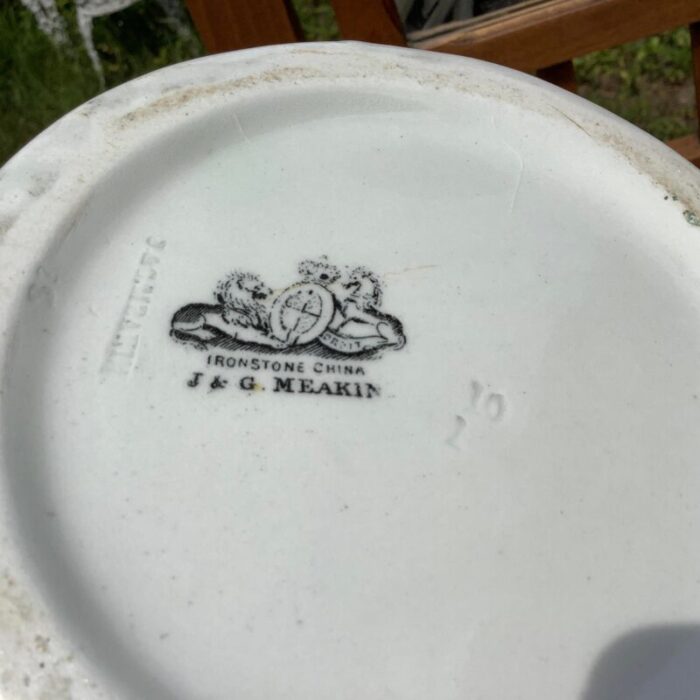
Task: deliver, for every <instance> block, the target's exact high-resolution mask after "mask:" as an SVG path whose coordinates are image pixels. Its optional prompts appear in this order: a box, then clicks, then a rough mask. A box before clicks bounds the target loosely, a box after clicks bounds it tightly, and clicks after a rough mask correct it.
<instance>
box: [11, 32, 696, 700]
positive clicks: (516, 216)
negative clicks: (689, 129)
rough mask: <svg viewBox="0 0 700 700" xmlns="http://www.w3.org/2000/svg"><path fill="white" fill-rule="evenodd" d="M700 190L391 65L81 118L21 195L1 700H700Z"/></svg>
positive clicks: (399, 63) (356, 55)
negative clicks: (698, 660)
mask: <svg viewBox="0 0 700 700" xmlns="http://www.w3.org/2000/svg"><path fill="white" fill-rule="evenodd" d="M699 184H700V180H699V178H698V174H697V172H696V171H695V170H694V169H693V168H692V167H691V166H690V165H688V164H686V163H685V162H684V161H682V160H681V159H680V158H679V157H678V156H675V155H674V154H672V153H671V152H670V151H669V150H667V149H666V148H665V147H664V146H662V145H661V144H659V143H658V142H656V141H654V140H653V139H651V138H650V137H648V136H646V135H644V134H642V133H641V132H639V131H637V130H636V129H634V128H633V127H631V126H629V125H627V124H625V123H623V122H621V121H620V120H618V119H616V118H614V117H612V116H611V115H609V114H607V113H605V112H603V111H601V110H599V109H597V108H596V107H594V106H592V105H590V104H588V103H586V102H584V101H583V100H579V99H578V98H575V97H573V96H571V95H568V94H566V93H564V92H562V91H560V90H558V89H556V88H552V87H550V86H547V85H545V84H543V83H541V82H539V81H536V80H534V79H532V78H529V77H527V76H522V75H519V74H516V73H513V72H510V71H507V70H504V69H501V68H497V67H494V66H490V65H487V64H482V63H479V62H474V61H467V60H464V59H459V58H452V57H446V56H439V55H436V54H422V53H420V52H411V51H404V50H394V49H388V48H381V47H371V46H363V45H355V44H337V45H318V46H313V45H312V46H296V47H277V48H271V49H260V50H254V51H249V52H241V53H238V54H230V55H221V56H215V57H210V58H206V59H203V60H200V61H195V62H192V63H188V64H183V65H179V66H175V67H172V68H169V69H166V70H164V71H161V72H158V73H155V74H152V75H150V76H147V77H145V78H142V79H140V80H137V81H134V82H133V83H130V84H128V85H125V86H124V87H121V88H118V89H116V90H114V91H111V92H109V93H107V94H105V95H103V96H101V97H100V98H98V99H96V100H94V101H93V102H91V103H88V104H86V105H84V106H83V107H81V108H79V109H78V110H76V111H75V112H73V113H72V114H71V115H69V116H67V117H66V118H64V119H63V120H61V121H60V122H58V123H57V124H56V125H55V126H53V127H52V128H51V129H49V130H48V131H47V132H45V133H44V134H42V135H41V136H40V137H39V138H38V139H36V140H35V141H34V142H33V143H32V144H30V145H29V146H28V147H27V148H26V149H25V150H24V151H23V152H21V153H20V154H19V155H18V156H17V157H16V158H15V159H13V160H12V161H11V162H10V163H9V164H8V165H7V166H6V168H5V169H4V170H3V171H2V173H0V229H2V230H3V233H2V235H1V236H0V330H2V332H3V335H2V340H1V341H0V355H1V357H0V359H1V360H2V362H3V370H2V372H3V389H2V392H3V393H2V397H1V398H2V450H3V451H2V457H1V460H2V462H1V468H2V497H3V523H2V536H3V540H2V542H3V544H2V555H1V556H2V577H1V579H0V650H1V651H2V654H0V688H2V693H0V697H2V698H3V700H4V699H7V700H15V699H23V700H24V699H32V700H39V699H44V700H45V699H46V698H50V699H51V700H53V699H54V698H59V699H60V698H72V699H78V700H79V699H83V698H85V699H87V698H89V699H90V700H95V699H97V698H113V699H115V700H141V699H145V700H166V699H167V700H195V699H196V700H230V699H232V698H235V699H236V700H260V699H264V700H278V699H279V700H282V699H284V700H311V699H318V700H321V699H327V698H333V699H334V700H341V699H342V700H385V699H387V700H388V699H389V698H400V699H401V700H427V699H430V700H467V699H469V700H477V699H488V700H612V699H613V698H615V699H616V700H659V699H661V698H663V700H681V699H682V700H690V699H691V698H695V697H697V688H698V687H700V672H699V671H698V668H697V667H698V664H697V658H698V654H700V634H698V632H697V630H698V627H696V625H698V623H700V556H699V554H700V498H699V497H698V496H699V494H700V490H699V487H700V461H699V460H700V430H699V429H698V426H700V228H699V227H698V226H697V225H696V224H698V223H700V219H698V214H697V212H700V196H699V195H698V185H699ZM324 256H325V257H324ZM674 693H675V694H674ZM694 693H695V694H694Z"/></svg>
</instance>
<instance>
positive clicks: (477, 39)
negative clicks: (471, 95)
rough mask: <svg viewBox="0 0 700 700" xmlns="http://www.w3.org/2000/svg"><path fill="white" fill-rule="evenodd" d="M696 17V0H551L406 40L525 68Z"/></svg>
mask: <svg viewBox="0 0 700 700" xmlns="http://www.w3.org/2000/svg"><path fill="white" fill-rule="evenodd" d="M698 21H700V0H658V1H652V0H552V1H551V2H544V3H539V2H538V3H534V4H528V6H526V7H525V8H523V9H522V10H521V11H520V12H511V13H508V14H507V15H503V16H501V17H500V18H499V19H497V20H493V21H488V20H484V21H483V22H478V23H475V24H473V25H471V26H470V27H469V28H466V29H461V30H456V31H452V32H447V33H445V34H442V35H440V36H436V37H433V38H431V39H426V40H422V41H417V42H412V44H411V45H413V46H416V47H417V48H421V49H433V50H437V51H444V52H447V53H455V54H461V55H464V56H472V57H474V58H481V59H484V60H487V61H493V62H495V63H500V64H502V65H506V66H510V67H512V68H518V69H520V70H524V71H534V70H537V69H538V68H542V67H543V66H552V65H554V64H557V63H561V62H563V61H566V60H568V59H570V58H574V57H576V56H582V55H584V54H587V53H591V52H592V51H600V50H602V49H606V48H610V47H611V46H617V45H619V44H624V43H626V42H628V41H634V40H636V39H641V38H642V37H645V36H649V35H651V34H658V33H660V32H663V31H667V30H669V29H674V28H675V27H679V26H682V25H687V24H690V23H692V22H698Z"/></svg>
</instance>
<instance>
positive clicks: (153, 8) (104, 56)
mask: <svg viewBox="0 0 700 700" xmlns="http://www.w3.org/2000/svg"><path fill="white" fill-rule="evenodd" d="M293 3H294V6H295V9H296V10H297V13H298V15H299V18H300V21H301V24H302V26H303V29H304V33H305V36H306V38H307V39H308V40H312V41H327V40H334V39H337V38H339V35H338V29H337V26H336V24H335V18H334V15H333V11H332V9H331V6H330V2H329V0H293ZM57 5H58V7H59V9H60V11H61V14H62V15H63V17H64V19H65V20H66V24H67V26H68V30H69V33H70V38H71V44H70V46H68V47H56V46H54V44H52V42H51V41H50V40H49V39H48V38H47V37H46V36H44V34H42V33H41V31H40V30H39V28H38V27H37V25H36V22H35V20H34V17H33V16H32V15H31V13H30V12H29V11H27V10H26V9H25V8H24V7H23V6H22V5H21V4H20V2H19V0H0V164H1V163H3V162H4V161H5V160H7V158H9V157H10V156H11V155H12V154H13V153H15V152H16V151H17V150H18V149H19V148H21V147H22V145H24V144H25V143H26V142H27V141H28V140H29V139H31V138H32V136H34V135H35V134H37V133H38V132H39V131H41V130H42V129H44V128H45V127H46V126H48V125H49V124H50V123H51V122H53V121H54V120H55V119H57V118H58V117H60V116H61V115H62V114H65V113H66V112H67V111H69V110H71V109H72V108H74V107H76V106H77V105H79V104H81V103H82V102H85V101H86V100H88V99H90V98H91V97H93V96H94V95H96V94H97V93H98V92H99V91H100V83H99V80H98V78H97V76H96V74H95V72H94V70H93V68H92V65H91V64H90V61H89V59H88V56H87V54H86V52H85V50H84V48H83V44H82V40H81V38H80V36H79V34H78V30H77V25H76V21H75V12H74V4H73V2H72V0H58V2H57ZM176 29H177V28H176V27H175V26H174V25H173V22H172V20H171V19H170V18H168V17H167V16H165V14H164V13H163V10H162V8H161V7H160V5H159V4H158V3H157V2H155V0H142V1H141V2H138V3H136V4H134V5H132V6H131V7H128V8H126V9H125V10H122V11H120V12H117V13H115V14H113V15H109V16H107V17H102V18H98V19H96V20H95V21H94V29H93V36H94V40H95V46H96V48H97V51H98V52H99V55H100V59H101V63H102V67H103V70H104V74H105V81H106V86H107V88H110V87H114V86H115V85H118V84H120V83H122V82H124V81H125V80H129V79H131V78H134V77H136V76H138V75H141V74H143V73H147V72H149V71H152V70H155V69H157V68H161V67H163V66H167V65H169V64H171V63H177V62H178V61H184V60H187V59H190V58H195V57H197V56H201V55H202V54H203V53H204V51H203V48H202V45H201V43H200V41H199V39H198V37H197V35H196V32H195V31H194V29H192V31H191V33H190V34H183V33H182V32H178V31H177V30H176ZM575 65H576V72H577V75H578V78H579V81H580V85H581V90H580V92H581V94H582V95H583V96H584V97H586V98H588V99H590V100H592V101H594V102H596V103H598V104H600V105H602V106H603V107H606V108H607V109H610V110H612V111H614V112H616V113H617V114H619V115H620V116H622V117H624V118H625V119H627V120H629V121H632V122H634V123H636V124H638V125H639V126H640V127H642V128H643V129H646V130H647V131H649V132H651V133H652V134H654V135H655V136H657V137H658V138H661V139H669V138H675V137H677V136H682V135H684V134H688V133H690V132H691V131H693V129H694V128H695V114H694V109H693V100H694V91H693V83H692V77H691V57H690V37H689V33H688V31H687V29H679V30H676V31H673V32H669V33H666V34H663V35H660V36H655V37H652V38H650V39H646V40H644V41H638V42H634V43H632V44H627V45H625V46H621V47H618V48H615V49H611V50H608V51H601V52H599V53H595V54H591V55H589V56H584V57H583V58H580V59H577V60H576V61H575Z"/></svg>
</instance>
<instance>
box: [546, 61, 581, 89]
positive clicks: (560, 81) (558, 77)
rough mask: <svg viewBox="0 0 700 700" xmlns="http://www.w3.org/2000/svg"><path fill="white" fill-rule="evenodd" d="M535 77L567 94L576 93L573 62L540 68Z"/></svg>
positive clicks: (576, 85)
mask: <svg viewBox="0 0 700 700" xmlns="http://www.w3.org/2000/svg"><path fill="white" fill-rule="evenodd" d="M537 77H538V78H542V80H546V81H547V82H548V83H554V84H555V85H558V86H559V87H561V88H564V90H568V91H569V92H578V84H577V83H576V70H575V69H574V62H573V61H564V62H563V63H556V64H554V65H553V66H547V67H546V68H540V69H539V70H538V71H537Z"/></svg>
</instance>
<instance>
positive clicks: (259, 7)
mask: <svg viewBox="0 0 700 700" xmlns="http://www.w3.org/2000/svg"><path fill="white" fill-rule="evenodd" d="M187 7H188V9H189V11H190V15H191V16H192V21H193V22H194V25H195V27H196V28H197V31H198V32H199V36H200V37H201V39H202V42H203V43H204V46H205V48H206V50H207V52H208V53H219V52H221V51H233V50H235V49H247V48H250V47H253V46H264V45H266V44H285V43H291V42H295V41H300V40H302V39H303V35H302V33H301V29H300V27H299V23H298V21H297V17H296V14H295V13H294V10H293V8H292V6H291V2H290V1H289V0H254V1H251V0H187Z"/></svg>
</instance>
